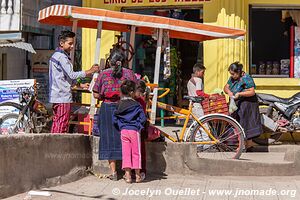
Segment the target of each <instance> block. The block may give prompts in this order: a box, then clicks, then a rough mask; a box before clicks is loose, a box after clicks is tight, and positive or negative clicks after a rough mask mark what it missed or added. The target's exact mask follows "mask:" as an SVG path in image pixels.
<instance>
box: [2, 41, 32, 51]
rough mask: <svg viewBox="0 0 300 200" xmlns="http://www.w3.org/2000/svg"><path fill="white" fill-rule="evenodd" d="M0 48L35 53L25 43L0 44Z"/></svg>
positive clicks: (29, 45) (30, 46)
mask: <svg viewBox="0 0 300 200" xmlns="http://www.w3.org/2000/svg"><path fill="white" fill-rule="evenodd" d="M1 47H15V48H19V49H23V50H25V51H28V52H30V53H36V52H35V50H34V49H33V47H32V45H31V44H29V43H26V42H9V43H4V42H3V43H2V42H0V48H1Z"/></svg>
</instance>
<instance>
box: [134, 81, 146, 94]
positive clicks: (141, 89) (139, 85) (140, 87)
mask: <svg viewBox="0 0 300 200" xmlns="http://www.w3.org/2000/svg"><path fill="white" fill-rule="evenodd" d="M146 88H147V86H146V83H145V81H143V80H138V83H137V84H136V90H137V91H139V92H141V93H145V92H146Z"/></svg>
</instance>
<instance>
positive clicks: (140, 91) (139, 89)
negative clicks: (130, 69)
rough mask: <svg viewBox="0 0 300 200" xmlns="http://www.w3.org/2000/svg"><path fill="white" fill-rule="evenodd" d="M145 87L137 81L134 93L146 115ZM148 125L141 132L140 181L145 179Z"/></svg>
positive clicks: (141, 81)
mask: <svg viewBox="0 0 300 200" xmlns="http://www.w3.org/2000/svg"><path fill="white" fill-rule="evenodd" d="M146 90H147V86H146V83H145V81H143V80H141V79H140V80H138V82H137V85H136V91H135V100H136V101H137V102H139V103H140V105H141V106H142V108H143V110H144V113H145V115H146V107H147V103H146V102H147V101H148V99H149V97H148V94H147V91H146ZM147 124H148V123H147V122H146V123H145V126H144V128H143V129H142V131H141V155H142V169H141V176H142V179H145V178H146V144H145V142H146V140H147V137H148V133H147V129H148V125H147Z"/></svg>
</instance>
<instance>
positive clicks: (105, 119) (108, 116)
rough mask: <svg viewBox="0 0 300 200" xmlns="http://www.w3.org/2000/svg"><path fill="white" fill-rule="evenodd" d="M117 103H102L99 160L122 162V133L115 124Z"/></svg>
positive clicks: (100, 110) (99, 121)
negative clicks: (114, 117)
mask: <svg viewBox="0 0 300 200" xmlns="http://www.w3.org/2000/svg"><path fill="white" fill-rule="evenodd" d="M116 106H117V104H116V103H104V102H103V103H102V104H101V107H100V109H99V114H98V125H99V131H100V141H99V160H122V144H121V135H120V131H119V130H118V129H117V127H116V126H115V124H114V122H113V115H114V112H115V110H116Z"/></svg>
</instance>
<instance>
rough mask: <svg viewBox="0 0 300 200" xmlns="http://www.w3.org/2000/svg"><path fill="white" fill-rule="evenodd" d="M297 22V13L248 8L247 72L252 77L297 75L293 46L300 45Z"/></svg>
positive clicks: (299, 17) (298, 67)
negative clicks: (248, 49)
mask: <svg viewBox="0 0 300 200" xmlns="http://www.w3.org/2000/svg"><path fill="white" fill-rule="evenodd" d="M297 21H300V10H299V11H298V10H288V9H284V8H282V9H277V8H250V69H249V72H250V74H251V75H252V76H253V77H286V78H289V77H290V78H294V77H297V76H298V75H297V74H298V73H297V71H300V62H297V56H299V60H300V51H299V50H298V49H297V48H295V47H297V46H295V44H296V45H297V44H298V43H299V44H300V42H299V41H300V31H298V28H297ZM294 27H296V28H294ZM298 35H299V36H298ZM294 36H296V39H295V38H294ZM297 36H298V37H299V39H297ZM299 46H300V45H299ZM298 54H299V55H298ZM293 55H295V56H293ZM299 76H300V72H299Z"/></svg>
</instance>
